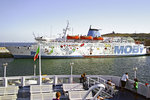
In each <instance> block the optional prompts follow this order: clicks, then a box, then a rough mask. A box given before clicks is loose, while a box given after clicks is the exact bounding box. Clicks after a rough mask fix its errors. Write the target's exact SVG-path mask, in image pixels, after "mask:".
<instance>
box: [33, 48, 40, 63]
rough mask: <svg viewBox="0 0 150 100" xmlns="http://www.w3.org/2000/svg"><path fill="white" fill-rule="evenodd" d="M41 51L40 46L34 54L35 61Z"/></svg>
mask: <svg viewBox="0 0 150 100" xmlns="http://www.w3.org/2000/svg"><path fill="white" fill-rule="evenodd" d="M39 52H40V47H38V49H37V51H36V54H35V55H34V61H35V60H36V59H37V58H38V55H39Z"/></svg>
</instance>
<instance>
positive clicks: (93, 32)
mask: <svg viewBox="0 0 150 100" xmlns="http://www.w3.org/2000/svg"><path fill="white" fill-rule="evenodd" d="M99 30H100V29H92V28H91V25H90V28H89V32H88V35H87V36H92V37H101V34H100V32H99Z"/></svg>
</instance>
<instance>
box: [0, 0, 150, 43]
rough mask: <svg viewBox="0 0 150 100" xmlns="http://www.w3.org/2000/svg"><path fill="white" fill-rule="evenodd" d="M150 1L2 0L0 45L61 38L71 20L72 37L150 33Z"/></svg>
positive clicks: (0, 4)
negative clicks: (91, 30) (95, 31)
mask: <svg viewBox="0 0 150 100" xmlns="http://www.w3.org/2000/svg"><path fill="white" fill-rule="evenodd" d="M149 4H150V0H0V42H31V41H34V37H33V32H34V33H35V35H37V36H38V35H39V36H42V35H43V36H49V37H58V34H60V33H62V30H63V28H65V27H66V21H67V20H69V22H70V27H71V28H72V29H73V31H70V34H74V35H75V34H83V35H85V34H87V32H88V29H89V26H90V25H92V27H93V28H100V29H102V30H101V34H106V33H110V32H112V31H115V32H120V33H121V32H122V33H134V32H137V33H140V32H144V33H150V6H149Z"/></svg>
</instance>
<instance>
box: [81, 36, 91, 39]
mask: <svg viewBox="0 0 150 100" xmlns="http://www.w3.org/2000/svg"><path fill="white" fill-rule="evenodd" d="M80 39H85V40H92V39H93V37H92V36H80Z"/></svg>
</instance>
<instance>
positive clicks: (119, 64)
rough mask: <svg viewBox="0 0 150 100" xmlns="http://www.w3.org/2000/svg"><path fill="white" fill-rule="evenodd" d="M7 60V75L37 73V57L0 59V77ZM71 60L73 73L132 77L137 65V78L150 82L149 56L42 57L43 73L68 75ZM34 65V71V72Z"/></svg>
mask: <svg viewBox="0 0 150 100" xmlns="http://www.w3.org/2000/svg"><path fill="white" fill-rule="evenodd" d="M5 62H7V63H8V66H7V76H28V75H33V74H34V73H36V75H38V74H39V69H38V67H39V64H38V59H37V60H36V61H35V62H34V61H33V59H14V58H1V59H0V77H3V70H4V69H3V67H2V64H3V63H5ZM71 62H73V63H74V65H73V74H74V75H78V74H79V75H80V74H82V73H86V74H88V75H115V76H120V77H121V76H122V75H123V74H124V73H126V72H128V73H129V78H130V79H134V70H133V68H135V67H137V69H138V70H137V72H136V73H137V75H136V76H137V78H138V79H139V81H140V82H143V83H150V78H149V77H150V71H149V70H150V56H139V57H120V58H88V59H42V74H43V75H45V74H46V75H65V74H67V75H70V73H71V72H70V70H71V67H70V63H71ZM34 65H36V72H34Z"/></svg>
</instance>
